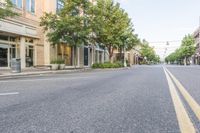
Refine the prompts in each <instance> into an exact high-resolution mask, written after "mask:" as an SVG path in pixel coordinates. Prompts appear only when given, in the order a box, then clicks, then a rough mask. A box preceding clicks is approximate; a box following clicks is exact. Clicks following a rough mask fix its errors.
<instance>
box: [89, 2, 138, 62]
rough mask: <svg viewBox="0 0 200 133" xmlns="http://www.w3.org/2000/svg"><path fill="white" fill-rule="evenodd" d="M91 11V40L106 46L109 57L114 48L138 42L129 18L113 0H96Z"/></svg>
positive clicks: (127, 46) (129, 47) (128, 46)
mask: <svg viewBox="0 0 200 133" xmlns="http://www.w3.org/2000/svg"><path fill="white" fill-rule="evenodd" d="M90 11H91V13H92V16H93V17H92V19H91V22H92V32H93V36H92V37H91V39H92V40H93V42H96V43H98V44H103V45H104V46H106V47H107V48H108V51H109V54H110V58H111V57H112V56H113V50H114V49H115V48H124V47H125V48H126V49H131V48H133V46H135V45H136V44H137V42H138V39H137V35H135V34H134V33H133V32H134V29H133V25H132V23H131V19H130V18H129V17H128V14H127V13H126V12H125V11H124V10H123V9H122V8H121V7H120V4H119V3H115V2H114V1H113V0H97V4H96V5H94V6H93V8H92V9H91V10H90Z"/></svg>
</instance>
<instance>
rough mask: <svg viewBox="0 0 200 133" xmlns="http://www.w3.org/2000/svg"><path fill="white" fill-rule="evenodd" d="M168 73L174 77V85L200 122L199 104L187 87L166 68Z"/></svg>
mask: <svg viewBox="0 0 200 133" xmlns="http://www.w3.org/2000/svg"><path fill="white" fill-rule="evenodd" d="M166 71H167V72H168V73H169V75H170V76H171V77H172V79H173V81H174V83H175V84H176V86H177V88H178V89H179V91H180V92H181V94H182V95H183V97H184V98H185V100H186V101H187V103H188V104H189V106H190V108H191V109H192V111H193V112H194V113H195V115H196V117H197V118H198V120H199V121H200V106H199V104H198V103H197V102H196V101H195V100H194V98H193V97H192V96H191V95H190V94H189V92H188V91H187V90H186V89H185V87H184V86H183V85H182V84H181V83H180V82H179V81H178V79H177V78H175V76H174V75H173V74H172V73H171V72H170V71H169V70H168V69H167V68H166Z"/></svg>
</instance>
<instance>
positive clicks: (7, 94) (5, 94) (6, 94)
mask: <svg viewBox="0 0 200 133" xmlns="http://www.w3.org/2000/svg"><path fill="white" fill-rule="evenodd" d="M18 94H19V92H10V93H0V96H9V95H18Z"/></svg>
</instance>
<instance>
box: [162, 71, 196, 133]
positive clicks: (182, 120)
mask: <svg viewBox="0 0 200 133" xmlns="http://www.w3.org/2000/svg"><path fill="white" fill-rule="evenodd" d="M163 69H164V72H165V75H166V78H167V82H168V85H169V90H170V94H171V97H172V101H173V104H174V108H175V112H176V116H177V120H178V124H179V128H180V130H181V133H195V132H196V131H195V127H194V125H193V123H192V122H191V120H190V117H189V115H188V113H187V111H186V109H185V107H184V105H183V103H182V101H181V99H180V97H179V95H178V92H177V90H176V87H175V85H174V83H173V81H172V79H171V78H170V76H169V74H168V73H167V72H166V69H165V68H163Z"/></svg>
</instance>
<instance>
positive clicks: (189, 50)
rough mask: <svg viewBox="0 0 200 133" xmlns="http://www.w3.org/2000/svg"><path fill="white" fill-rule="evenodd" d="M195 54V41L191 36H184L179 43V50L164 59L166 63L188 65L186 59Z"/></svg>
mask: <svg viewBox="0 0 200 133" xmlns="http://www.w3.org/2000/svg"><path fill="white" fill-rule="evenodd" d="M194 52H195V40H194V38H193V36H192V35H186V36H185V37H184V38H183V40H182V43H181V46H180V48H178V49H177V50H176V51H175V52H173V53H171V54H170V55H168V56H167V57H166V58H165V62H167V63H171V64H174V63H178V64H189V62H188V59H189V58H190V57H191V56H192V55H193V54H194Z"/></svg>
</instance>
